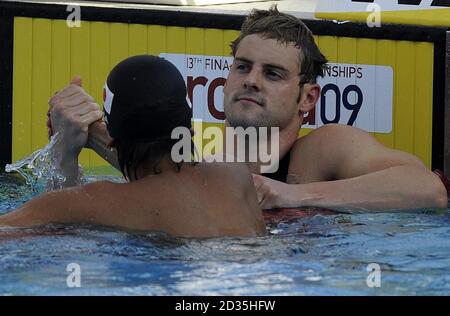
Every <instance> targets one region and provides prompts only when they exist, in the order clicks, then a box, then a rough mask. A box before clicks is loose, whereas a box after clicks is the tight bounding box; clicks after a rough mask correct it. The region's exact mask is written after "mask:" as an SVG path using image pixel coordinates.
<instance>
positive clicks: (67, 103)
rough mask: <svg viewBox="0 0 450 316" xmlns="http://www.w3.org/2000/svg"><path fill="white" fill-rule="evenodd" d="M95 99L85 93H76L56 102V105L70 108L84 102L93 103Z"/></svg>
mask: <svg viewBox="0 0 450 316" xmlns="http://www.w3.org/2000/svg"><path fill="white" fill-rule="evenodd" d="M93 101H94V99H93V98H92V97H91V96H90V95H88V94H85V93H75V94H73V95H71V96H69V97H66V98H64V99H62V100H61V101H60V102H57V103H55V104H54V105H59V106H60V107H65V108H70V107H76V106H79V105H81V104H83V103H92V102H93Z"/></svg>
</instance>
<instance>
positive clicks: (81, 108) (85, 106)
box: [68, 102, 100, 116]
mask: <svg viewBox="0 0 450 316" xmlns="http://www.w3.org/2000/svg"><path fill="white" fill-rule="evenodd" d="M68 110H69V111H70V113H71V114H72V115H78V116H83V115H85V114H87V113H89V112H93V111H98V110H100V107H99V106H98V105H97V103H93V102H85V103H81V104H79V105H77V106H73V107H71V108H69V109H68Z"/></svg>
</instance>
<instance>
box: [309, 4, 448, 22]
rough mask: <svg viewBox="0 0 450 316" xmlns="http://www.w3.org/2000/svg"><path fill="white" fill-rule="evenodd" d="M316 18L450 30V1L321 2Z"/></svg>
mask: <svg viewBox="0 0 450 316" xmlns="http://www.w3.org/2000/svg"><path fill="white" fill-rule="evenodd" d="M315 15H316V18H321V19H337V20H351V21H358V22H366V21H367V22H369V23H374V22H376V21H377V19H379V22H380V23H381V24H383V23H399V24H413V25H426V26H444V27H445V26H449V27H450V0H319V1H318V3H317V7H316V14H315Z"/></svg>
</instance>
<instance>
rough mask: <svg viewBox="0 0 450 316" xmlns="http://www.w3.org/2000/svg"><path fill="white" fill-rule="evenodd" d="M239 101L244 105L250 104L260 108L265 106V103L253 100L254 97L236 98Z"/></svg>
mask: <svg viewBox="0 0 450 316" xmlns="http://www.w3.org/2000/svg"><path fill="white" fill-rule="evenodd" d="M236 99H237V101H241V102H243V103H248V104H249V105H255V104H256V105H259V106H263V102H262V101H261V100H258V99H255V98H252V97H238V98H236Z"/></svg>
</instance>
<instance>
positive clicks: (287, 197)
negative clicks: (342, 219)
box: [280, 165, 447, 210]
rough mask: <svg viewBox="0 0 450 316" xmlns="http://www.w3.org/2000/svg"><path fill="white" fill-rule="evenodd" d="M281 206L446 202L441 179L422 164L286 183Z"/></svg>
mask: <svg viewBox="0 0 450 316" xmlns="http://www.w3.org/2000/svg"><path fill="white" fill-rule="evenodd" d="M288 187H289V189H288V190H287V191H286V192H284V193H283V194H281V195H284V196H282V197H281V198H280V200H281V201H283V202H282V203H281V204H283V205H281V206H284V207H295V206H317V207H327V208H351V209H364V210H388V209H391V210H392V209H406V208H410V209H411V208H423V207H441V208H444V207H446V206H447V192H446V189H445V187H444V185H443V184H442V182H441V180H440V179H439V178H438V177H437V176H435V175H434V174H433V173H431V172H430V171H428V170H426V169H425V168H418V167H415V166H406V165H405V166H397V167H392V168H389V169H385V170H381V171H377V172H374V173H370V174H366V175H362V176H359V177H355V178H350V179H345V180H336V181H327V182H315V183H308V184H290V185H289V186H288Z"/></svg>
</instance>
